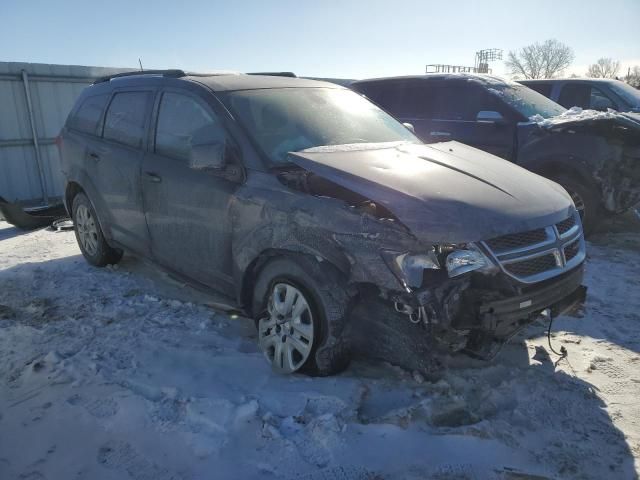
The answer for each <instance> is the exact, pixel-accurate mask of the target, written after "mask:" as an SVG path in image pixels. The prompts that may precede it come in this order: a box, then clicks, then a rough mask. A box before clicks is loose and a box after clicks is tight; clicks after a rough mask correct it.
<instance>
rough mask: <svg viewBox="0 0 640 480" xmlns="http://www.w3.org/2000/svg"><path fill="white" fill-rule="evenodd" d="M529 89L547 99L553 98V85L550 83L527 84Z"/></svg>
mask: <svg viewBox="0 0 640 480" xmlns="http://www.w3.org/2000/svg"><path fill="white" fill-rule="evenodd" d="M526 86H527V87H529V88H530V89H531V90H535V91H536V92H538V93H540V94H542V95H544V96H545V97H548V98H551V87H552V86H553V85H551V84H550V83H537V82H536V83H527V84H526Z"/></svg>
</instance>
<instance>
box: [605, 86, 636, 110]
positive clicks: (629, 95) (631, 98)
mask: <svg viewBox="0 0 640 480" xmlns="http://www.w3.org/2000/svg"><path fill="white" fill-rule="evenodd" d="M611 88H612V89H613V91H614V92H616V93H617V94H618V95H620V96H621V97H622V98H623V99H624V101H625V102H627V103H628V104H629V105H631V107H640V90H637V89H635V88H633V87H632V86H631V85H629V84H628V83H624V82H611Z"/></svg>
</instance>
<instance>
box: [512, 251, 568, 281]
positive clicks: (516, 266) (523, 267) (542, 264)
mask: <svg viewBox="0 0 640 480" xmlns="http://www.w3.org/2000/svg"><path fill="white" fill-rule="evenodd" d="M504 268H505V269H506V270H507V271H509V272H510V273H513V274H514V275H516V276H518V277H529V276H531V275H536V274H538V273H542V272H547V271H549V270H553V269H555V268H558V264H557V263H556V257H555V255H554V254H553V253H548V254H546V255H542V256H540V257H534V258H531V259H529V260H523V261H521V262H514V263H509V264H507V265H505V266H504Z"/></svg>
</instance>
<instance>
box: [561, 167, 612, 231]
mask: <svg viewBox="0 0 640 480" xmlns="http://www.w3.org/2000/svg"><path fill="white" fill-rule="evenodd" d="M552 180H553V181H555V182H557V183H559V184H560V185H562V186H563V187H564V189H565V190H566V191H567V193H568V194H569V195H570V196H571V199H572V200H573V203H574V204H575V206H576V210H578V213H579V214H580V219H581V220H582V228H583V230H584V233H585V235H588V234H591V233H593V232H594V231H595V230H596V229H597V227H598V225H599V224H600V221H601V220H602V215H603V209H602V206H601V204H600V198H599V196H598V193H597V191H596V189H595V187H591V186H589V185H586V184H585V183H584V182H582V181H580V180H576V179H574V178H572V177H570V176H568V175H559V176H558V177H555V178H553V179H552Z"/></svg>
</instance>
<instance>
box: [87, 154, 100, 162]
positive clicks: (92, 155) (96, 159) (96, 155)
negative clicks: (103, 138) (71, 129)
mask: <svg viewBox="0 0 640 480" xmlns="http://www.w3.org/2000/svg"><path fill="white" fill-rule="evenodd" d="M89 157H90V158H92V159H93V160H95V161H98V160H100V155H98V154H97V153H96V152H89Z"/></svg>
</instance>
